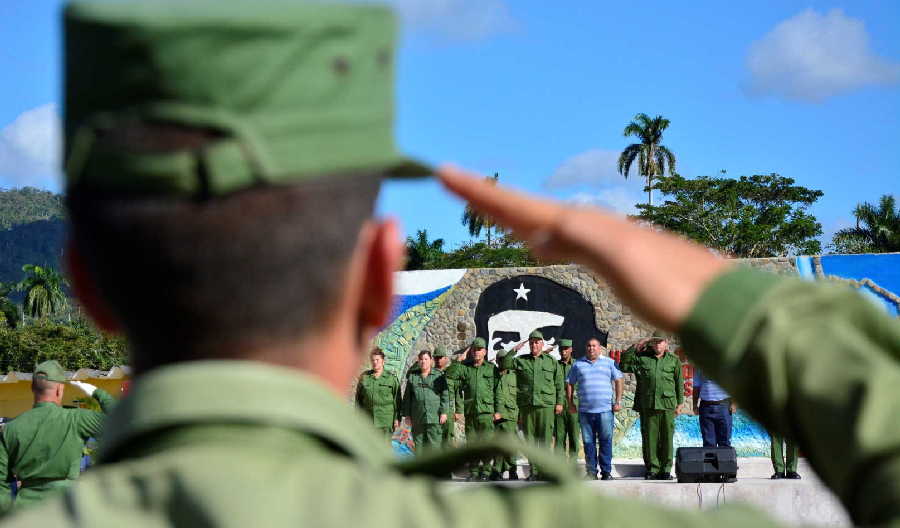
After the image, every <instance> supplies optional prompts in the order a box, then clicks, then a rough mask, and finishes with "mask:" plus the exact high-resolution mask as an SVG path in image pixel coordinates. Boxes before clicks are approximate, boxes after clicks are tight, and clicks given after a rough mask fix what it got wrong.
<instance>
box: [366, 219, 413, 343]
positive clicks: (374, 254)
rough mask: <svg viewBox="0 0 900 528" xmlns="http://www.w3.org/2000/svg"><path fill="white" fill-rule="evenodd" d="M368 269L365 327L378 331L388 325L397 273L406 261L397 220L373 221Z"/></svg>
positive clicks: (369, 225) (367, 253)
mask: <svg viewBox="0 0 900 528" xmlns="http://www.w3.org/2000/svg"><path fill="white" fill-rule="evenodd" d="M367 228H368V229H369V230H370V239H369V244H368V248H367V249H365V256H364V260H365V261H366V262H365V264H366V265H365V267H364V269H363V270H362V273H363V277H362V278H363V284H362V294H363V295H362V298H361V299H360V318H361V323H362V324H363V325H364V326H366V327H370V328H372V329H374V330H377V329H378V328H381V327H382V326H383V325H385V324H386V323H387V321H388V317H389V316H390V313H391V309H392V307H393V302H394V272H395V271H398V270H399V269H400V268H401V267H402V266H403V262H404V259H405V251H406V247H405V246H404V244H403V242H402V241H401V240H400V235H399V233H400V230H399V227H398V225H397V222H396V221H395V220H394V219H386V220H372V221H370V222H369V224H368V226H367Z"/></svg>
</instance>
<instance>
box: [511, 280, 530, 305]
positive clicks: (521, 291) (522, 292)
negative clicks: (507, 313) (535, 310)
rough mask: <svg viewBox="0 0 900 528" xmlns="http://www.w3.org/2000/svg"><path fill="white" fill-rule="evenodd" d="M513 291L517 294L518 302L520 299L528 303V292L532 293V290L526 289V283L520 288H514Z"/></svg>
mask: <svg viewBox="0 0 900 528" xmlns="http://www.w3.org/2000/svg"><path fill="white" fill-rule="evenodd" d="M513 291H514V292H516V300H517V301H518V300H519V299H525V300H526V301H527V300H528V292H530V291H531V290H529V289H528V288H526V287H525V283H524V282H523V283H521V285H520V286H519V287H518V288H513Z"/></svg>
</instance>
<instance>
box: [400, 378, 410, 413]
mask: <svg viewBox="0 0 900 528" xmlns="http://www.w3.org/2000/svg"><path fill="white" fill-rule="evenodd" d="M410 385H411V384H410V383H409V377H407V378H406V390H404V391H403V399H402V400H401V402H400V414H401V415H402V416H412V413H411V412H410V410H411V409H410V406H411V405H412V387H411V386H410Z"/></svg>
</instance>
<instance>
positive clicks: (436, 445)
mask: <svg viewBox="0 0 900 528" xmlns="http://www.w3.org/2000/svg"><path fill="white" fill-rule="evenodd" d="M447 421H448V422H449V421H450V419H449V418H448V419H447ZM443 434H444V426H443V425H441V424H439V423H432V424H419V423H413V426H412V437H413V443H414V444H415V446H416V453H426V452H428V451H436V450H439V449H440V448H441V444H442V442H443V440H442V439H443Z"/></svg>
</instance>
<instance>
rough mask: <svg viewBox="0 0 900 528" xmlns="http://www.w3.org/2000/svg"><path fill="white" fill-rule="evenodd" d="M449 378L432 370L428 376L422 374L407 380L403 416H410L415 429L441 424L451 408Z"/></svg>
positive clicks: (436, 370) (438, 371) (414, 375)
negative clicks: (441, 417)
mask: <svg viewBox="0 0 900 528" xmlns="http://www.w3.org/2000/svg"><path fill="white" fill-rule="evenodd" d="M449 397H450V396H449V391H448V390H447V378H445V377H444V374H443V373H442V372H441V371H440V370H438V369H431V372H429V373H428V375H427V376H425V377H422V374H421V372H419V373H416V374H413V375H411V376H409V377H407V379H406V391H405V392H404V393H403V404H402V408H403V412H402V414H403V416H409V418H410V420H411V421H412V424H413V429H415V428H416V426H417V425H429V424H437V423H440V416H441V415H442V414H447V409H448V408H449V405H450V404H449Z"/></svg>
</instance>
